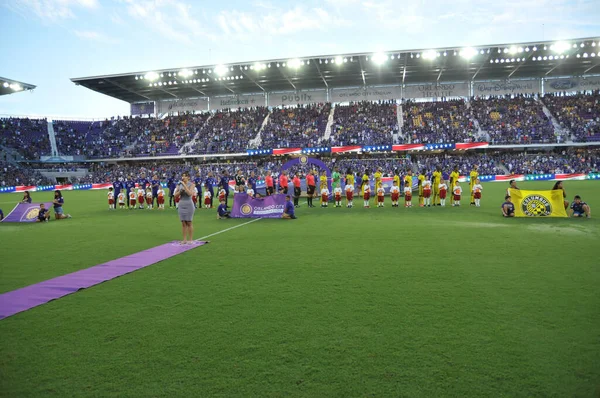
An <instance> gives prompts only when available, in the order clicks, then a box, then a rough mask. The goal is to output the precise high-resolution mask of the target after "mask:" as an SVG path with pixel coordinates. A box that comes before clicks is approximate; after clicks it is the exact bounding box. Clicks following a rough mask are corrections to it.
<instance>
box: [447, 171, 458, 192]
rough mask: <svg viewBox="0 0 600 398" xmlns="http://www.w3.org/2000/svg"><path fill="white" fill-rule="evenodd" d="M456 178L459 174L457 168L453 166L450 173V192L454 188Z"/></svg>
mask: <svg viewBox="0 0 600 398" xmlns="http://www.w3.org/2000/svg"><path fill="white" fill-rule="evenodd" d="M458 177H460V173H459V172H458V166H454V170H452V173H450V187H449V188H450V190H453V189H454V186H455V185H456V183H457V182H458Z"/></svg>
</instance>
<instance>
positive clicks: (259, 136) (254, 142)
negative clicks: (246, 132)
mask: <svg viewBox="0 0 600 398" xmlns="http://www.w3.org/2000/svg"><path fill="white" fill-rule="evenodd" d="M270 117H271V112H269V113H267V116H265V119H264V120H263V122H262V124H261V125H260V129H258V133H256V137H254V139H252V140H250V142H249V143H248V145H250V148H259V147H260V146H261V144H262V132H263V130H264V129H265V126H266V125H267V124H269V118H270Z"/></svg>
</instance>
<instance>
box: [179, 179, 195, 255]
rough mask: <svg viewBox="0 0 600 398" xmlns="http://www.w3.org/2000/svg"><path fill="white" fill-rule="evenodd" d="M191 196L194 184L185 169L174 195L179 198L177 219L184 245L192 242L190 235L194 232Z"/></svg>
mask: <svg viewBox="0 0 600 398" xmlns="http://www.w3.org/2000/svg"><path fill="white" fill-rule="evenodd" d="M192 196H194V184H192V182H191V181H190V173H188V172H187V171H186V172H184V173H183V174H182V175H181V181H179V184H177V188H176V189H175V197H176V198H179V207H178V208H177V211H178V213H179V220H181V228H182V231H183V241H182V243H183V244H184V245H185V244H187V243H192V235H193V234H194V227H193V226H192V220H193V219H194V210H195V209H194V202H192Z"/></svg>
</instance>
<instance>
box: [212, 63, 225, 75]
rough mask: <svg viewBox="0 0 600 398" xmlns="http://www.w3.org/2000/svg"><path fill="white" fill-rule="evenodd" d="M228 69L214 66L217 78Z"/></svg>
mask: <svg viewBox="0 0 600 398" xmlns="http://www.w3.org/2000/svg"><path fill="white" fill-rule="evenodd" d="M227 71H228V69H227V67H226V66H223V65H217V66H215V73H216V74H217V75H219V76H223V75H225V74H226V73H227Z"/></svg>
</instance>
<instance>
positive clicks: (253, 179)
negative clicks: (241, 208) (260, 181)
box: [247, 171, 257, 197]
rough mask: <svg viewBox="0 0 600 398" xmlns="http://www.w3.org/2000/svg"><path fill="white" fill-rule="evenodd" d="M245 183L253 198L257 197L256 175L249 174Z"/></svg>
mask: <svg viewBox="0 0 600 398" xmlns="http://www.w3.org/2000/svg"><path fill="white" fill-rule="evenodd" d="M247 183H248V186H249V187H250V188H251V189H252V191H253V192H254V195H253V197H256V196H257V192H256V175H255V174H254V171H251V172H250V176H249V177H248V181H247Z"/></svg>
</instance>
